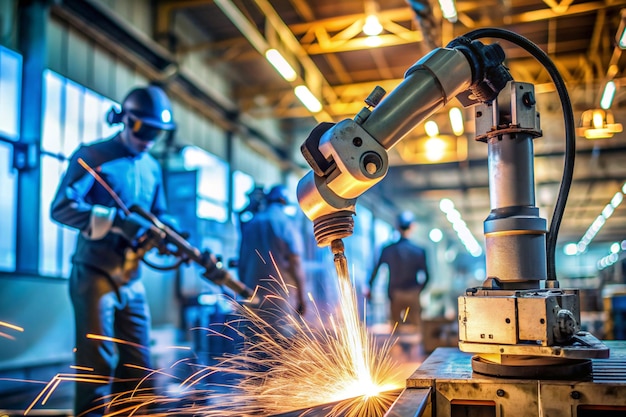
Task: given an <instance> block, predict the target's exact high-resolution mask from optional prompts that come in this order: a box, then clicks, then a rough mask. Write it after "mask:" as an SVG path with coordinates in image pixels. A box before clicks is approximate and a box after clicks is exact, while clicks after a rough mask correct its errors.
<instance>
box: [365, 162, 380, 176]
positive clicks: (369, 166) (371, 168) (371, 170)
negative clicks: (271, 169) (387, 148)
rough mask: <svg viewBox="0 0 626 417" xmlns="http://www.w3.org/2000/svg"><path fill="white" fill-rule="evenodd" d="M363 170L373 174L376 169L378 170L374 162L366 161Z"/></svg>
mask: <svg viewBox="0 0 626 417" xmlns="http://www.w3.org/2000/svg"><path fill="white" fill-rule="evenodd" d="M365 170H366V171H367V173H368V174H370V175H374V174H375V173H376V171H377V170H378V167H377V166H376V164H375V163H373V162H368V163H367V164H365Z"/></svg>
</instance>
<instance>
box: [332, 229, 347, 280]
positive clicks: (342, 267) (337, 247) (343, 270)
mask: <svg viewBox="0 0 626 417" xmlns="http://www.w3.org/2000/svg"><path fill="white" fill-rule="evenodd" d="M330 250H331V251H332V253H333V255H334V262H335V269H336V270H337V277H338V278H339V279H346V280H348V281H350V275H349V272H348V260H347V259H346V255H345V248H344V246H343V240H341V239H335V240H333V241H332V242H331V243H330Z"/></svg>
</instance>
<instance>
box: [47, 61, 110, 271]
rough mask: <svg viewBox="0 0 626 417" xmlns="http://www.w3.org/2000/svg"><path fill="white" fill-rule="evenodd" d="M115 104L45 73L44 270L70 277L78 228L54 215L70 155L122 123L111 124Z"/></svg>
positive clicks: (58, 76) (63, 79)
mask: <svg viewBox="0 0 626 417" xmlns="http://www.w3.org/2000/svg"><path fill="white" fill-rule="evenodd" d="M113 105H116V103H115V102H113V101H111V100H109V99H107V98H105V97H102V96H100V95H98V94H96V93H94V92H93V91H91V90H89V89H87V88H85V87H83V86H81V85H79V84H76V83H74V82H72V81H70V80H68V79H66V78H64V77H62V76H60V75H59V74H56V73H54V72H52V71H46V72H45V74H44V93H43V110H42V111H43V127H42V131H43V132H42V138H41V211H40V213H41V226H40V227H41V239H40V243H39V244H40V248H39V253H40V260H39V272H40V273H41V274H44V275H53V276H68V275H69V270H70V257H71V254H72V252H73V251H74V245H75V240H76V233H77V232H76V231H75V230H74V229H70V228H67V227H64V226H60V225H59V224H57V223H55V222H53V221H52V219H50V204H51V202H52V199H53V198H54V194H55V193H56V190H57V187H58V185H59V182H60V181H61V178H62V176H63V173H64V172H65V170H66V168H67V158H69V156H70V155H71V154H72V153H73V152H74V151H75V150H76V148H77V147H78V146H79V145H80V144H81V143H87V142H92V141H95V140H98V139H101V138H104V137H108V136H111V135H112V134H114V133H115V132H117V131H118V130H119V126H117V127H116V126H109V125H108V124H107V123H106V113H107V111H108V110H109V109H110V108H111V106H113Z"/></svg>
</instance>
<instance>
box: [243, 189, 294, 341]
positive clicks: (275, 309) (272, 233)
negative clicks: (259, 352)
mask: <svg viewBox="0 0 626 417" xmlns="http://www.w3.org/2000/svg"><path fill="white" fill-rule="evenodd" d="M266 201H267V206H266V207H265V209H264V210H261V211H259V212H257V213H256V215H255V216H254V217H252V219H251V220H250V221H248V222H247V223H246V225H245V227H244V228H243V232H242V235H241V246H240V251H239V264H238V273H239V279H240V280H241V281H242V282H243V283H244V284H246V285H247V286H248V287H250V288H257V290H258V291H257V297H258V298H259V300H260V303H259V305H258V306H257V308H256V313H257V314H258V315H259V316H260V317H261V318H263V319H264V320H266V321H267V322H268V324H270V325H272V326H273V327H274V328H275V329H277V330H278V329H279V328H280V329H283V330H284V331H286V332H289V330H288V328H289V326H286V325H285V324H286V323H283V322H282V321H281V319H284V317H285V316H286V315H287V314H290V313H291V312H292V311H294V310H295V311H297V312H298V313H299V314H300V315H304V314H305V309H306V304H305V299H304V286H305V277H304V270H303V267H302V254H303V250H304V249H303V241H302V235H301V233H300V231H299V230H298V228H297V227H296V224H295V223H294V219H293V218H291V217H290V216H289V215H288V214H287V213H286V212H285V208H286V206H287V203H288V198H287V189H286V188H285V187H284V186H282V185H276V186H274V187H272V189H271V190H270V191H269V193H268V194H267V196H266ZM274 295H278V297H275V296H274Z"/></svg>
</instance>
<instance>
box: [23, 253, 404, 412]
mask: <svg viewBox="0 0 626 417" xmlns="http://www.w3.org/2000/svg"><path fill="white" fill-rule="evenodd" d="M271 261H272V262H273V263H274V265H275V262H274V260H273V259H272V260H271ZM338 274H339V276H338V283H339V305H338V307H337V310H336V311H335V312H334V313H322V311H321V310H320V309H319V308H318V306H317V304H316V303H315V299H314V297H313V296H312V295H311V294H310V293H309V294H308V297H309V300H311V302H312V305H313V314H312V315H313V318H312V319H310V320H307V321H305V320H304V319H303V318H302V317H300V315H299V314H298V313H297V312H296V311H295V310H294V309H293V308H289V307H287V308H286V309H285V308H281V309H280V310H276V314H278V315H279V316H280V317H283V318H285V320H286V323H287V325H288V326H289V327H290V328H291V329H292V330H293V331H292V332H291V333H289V334H282V333H278V332H276V329H274V328H272V327H271V326H270V324H269V323H268V322H266V321H265V320H264V319H263V318H262V317H260V316H259V315H258V314H257V313H256V310H255V309H254V308H252V307H251V306H250V305H249V304H247V303H242V304H238V303H236V302H234V301H233V308H234V309H235V311H236V312H237V313H238V314H239V316H238V317H237V318H236V319H234V320H232V321H230V322H227V323H224V327H226V328H227V329H228V330H230V331H234V332H235V333H236V334H237V335H238V336H241V337H243V338H244V342H245V343H244V347H243V348H242V349H240V350H238V351H237V352H236V353H234V354H225V355H224V356H223V357H221V358H219V359H218V362H217V364H215V365H204V364H196V363H193V360H192V359H190V358H186V359H182V360H179V361H177V362H176V363H174V364H172V365H171V366H170V367H169V369H172V368H175V367H177V366H186V367H188V368H186V369H187V370H189V369H192V370H193V372H191V375H188V374H187V375H188V376H186V377H184V378H179V377H177V376H176V375H177V374H179V373H178V372H173V371H170V370H167V369H157V370H149V369H144V370H145V371H146V372H147V374H146V376H145V377H144V378H143V379H142V380H141V381H138V382H137V385H136V388H135V389H134V390H133V391H132V392H127V393H116V394H113V395H111V396H109V397H107V398H106V399H105V400H106V402H107V405H106V406H105V407H106V409H105V410H104V411H105V416H110V417H112V416H114V415H133V414H137V413H138V412H139V411H140V409H141V408H142V407H145V406H148V405H155V406H157V409H162V410H163V411H162V412H157V413H155V412H154V411H151V414H152V415H160V416H174V415H179V414H181V413H182V414H188V413H189V412H190V411H193V413H194V414H195V415H202V416H205V417H218V416H219V417H234V416H237V417H246V416H271V415H275V414H280V413H285V412H292V411H294V410H306V409H310V408H312V407H315V406H318V405H320V404H328V405H327V414H326V416H328V417H331V416H336V415H344V416H349V417H365V416H370V415H383V414H384V413H385V410H386V409H388V408H389V406H390V405H391V403H392V402H393V401H394V400H395V398H396V397H397V393H398V392H399V390H400V389H402V388H404V384H405V381H404V376H403V374H402V369H401V367H400V366H399V364H398V363H397V362H396V361H395V360H394V359H393V358H392V356H391V355H390V350H391V348H392V347H393V345H394V344H395V342H396V339H395V338H394V337H393V336H392V337H390V338H387V339H384V340H381V341H380V342H379V341H377V340H376V338H374V337H373V336H371V335H370V334H369V333H368V332H367V327H366V324H365V323H363V322H362V320H361V317H360V315H359V311H358V304H357V297H356V292H355V289H354V288H353V286H352V284H351V282H350V277H349V276H348V271H347V268H343V269H341V268H340V269H338ZM267 285H268V287H267V288H264V290H265V291H270V290H271V292H272V294H271V295H269V296H266V297H265V300H264V303H265V305H275V306H276V308H277V309H278V308H279V306H282V305H285V303H284V302H281V301H284V298H283V296H284V295H285V294H288V293H289V292H290V291H293V288H290V286H289V285H288V284H287V283H286V281H285V280H283V277H282V276H281V274H280V273H278V274H277V278H274V277H271V280H268V284H267ZM258 289H259V288H257V289H256V290H258ZM242 322H247V323H250V324H252V327H250V328H249V331H248V332H246V331H245V330H240V324H241V323H242ZM196 329H200V328H196ZM202 330H205V331H206V332H207V335H208V336H213V337H215V336H219V337H225V338H228V339H230V340H232V339H233V338H231V337H229V336H227V335H224V334H221V333H218V332H215V331H214V330H212V329H209V328H206V329H202ZM394 330H395V328H394ZM250 333H251V334H250ZM392 335H393V333H392ZM87 337H89V338H91V339H98V340H107V341H111V342H115V343H123V344H129V345H133V346H138V347H140V348H145V347H144V346H140V345H136V344H133V343H129V342H126V341H124V340H118V339H115V338H109V337H104V336H101V335H94V334H89V335H87ZM174 348H181V347H174ZM185 349H188V348H185ZM124 366H127V367H135V368H137V367H136V366H134V365H130V364H124ZM75 369H80V370H83V371H87V370H89V368H85V367H75ZM141 369H143V368H141ZM218 373H219V374H220V375H222V374H223V375H232V376H235V377H236V379H235V381H236V382H233V383H223V384H216V383H215V382H211V380H210V379H209V377H211V376H212V375H215V374H218ZM157 374H158V375H164V376H166V377H168V378H171V380H172V381H177V383H175V384H170V385H168V391H167V392H166V393H161V394H154V392H153V391H151V390H149V389H148V388H147V387H146V386H144V382H145V381H147V380H148V379H152V378H153V377H154V376H156V375H157ZM112 380H113V379H112V378H110V377H106V376H97V375H92V374H90V373H88V372H84V373H79V374H58V375H57V376H56V377H55V378H53V380H52V381H50V382H49V383H48V384H47V385H46V387H45V388H44V389H43V390H42V391H41V393H40V394H39V395H38V396H37V398H35V400H34V401H33V403H32V404H31V405H30V406H29V408H28V409H27V410H26V411H25V413H24V415H26V414H28V412H30V411H31V410H32V408H33V407H34V405H36V404H37V403H41V404H45V402H46V401H47V400H48V398H49V397H50V396H51V395H52V393H53V392H54V390H55V389H56V387H57V386H58V385H59V384H60V383H61V382H65V381H75V382H84V383H94V384H107V383H110V382H112ZM211 384H213V385H211ZM217 385H219V388H220V389H211V387H216V386H217ZM224 388H227V390H226V392H224ZM181 399H185V401H186V403H187V404H189V403H192V404H193V410H190V409H189V408H186V407H189V405H187V406H185V405H182V406H181V405H180V400H181ZM111 406H114V407H115V411H113V409H110V408H109V407H111ZM306 414H307V412H306V411H303V415H306Z"/></svg>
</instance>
